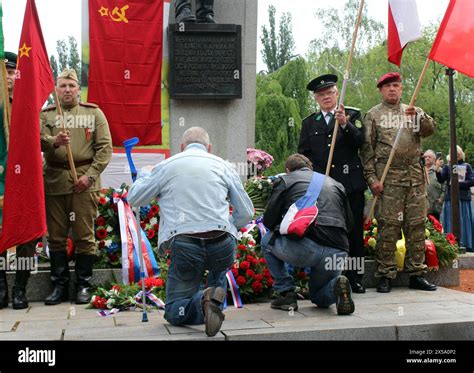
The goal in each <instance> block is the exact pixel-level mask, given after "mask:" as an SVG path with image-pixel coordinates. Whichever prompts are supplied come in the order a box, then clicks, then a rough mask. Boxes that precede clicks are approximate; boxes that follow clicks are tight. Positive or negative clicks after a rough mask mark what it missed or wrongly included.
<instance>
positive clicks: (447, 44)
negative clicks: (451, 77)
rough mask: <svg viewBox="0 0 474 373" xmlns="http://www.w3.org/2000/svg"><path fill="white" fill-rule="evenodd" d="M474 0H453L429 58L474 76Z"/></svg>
mask: <svg viewBox="0 0 474 373" xmlns="http://www.w3.org/2000/svg"><path fill="white" fill-rule="evenodd" d="M473 15H474V1H472V0H451V1H450V3H449V5H448V9H447V10H446V14H445V15H444V18H443V22H441V26H440V27H439V31H438V35H437V36H436V39H435V41H434V43H433V47H432V48H431V52H430V55H429V58H430V59H431V60H433V61H437V62H439V63H441V64H443V65H445V66H448V67H450V68H452V69H454V70H457V71H459V72H460V73H463V74H465V75H468V76H470V77H472V78H474V64H473V61H474V49H473V48H472V47H473V45H474V16H473Z"/></svg>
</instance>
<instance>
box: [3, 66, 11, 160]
mask: <svg viewBox="0 0 474 373" xmlns="http://www.w3.org/2000/svg"><path fill="white" fill-rule="evenodd" d="M1 69H2V83H3V90H2V93H1V94H2V98H3V128H4V130H5V132H4V133H5V142H6V145H7V151H8V146H9V145H8V143H9V141H8V140H9V138H10V118H11V105H10V96H9V95H8V82H7V68H6V66H5V64H4V63H2V67H1Z"/></svg>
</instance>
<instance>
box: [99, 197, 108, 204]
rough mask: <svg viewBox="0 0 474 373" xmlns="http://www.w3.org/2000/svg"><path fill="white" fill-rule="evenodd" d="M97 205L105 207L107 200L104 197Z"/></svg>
mask: <svg viewBox="0 0 474 373" xmlns="http://www.w3.org/2000/svg"><path fill="white" fill-rule="evenodd" d="M99 203H100V204H101V205H105V204H106V203H107V198H105V197H100V198H99Z"/></svg>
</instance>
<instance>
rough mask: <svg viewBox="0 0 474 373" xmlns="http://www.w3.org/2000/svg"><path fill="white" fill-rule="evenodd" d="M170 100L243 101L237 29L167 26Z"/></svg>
mask: <svg viewBox="0 0 474 373" xmlns="http://www.w3.org/2000/svg"><path fill="white" fill-rule="evenodd" d="M169 30H170V31H169V36H170V96H171V98H173V99H235V98H242V47H241V37H242V36H241V34H242V27H241V26H240V25H220V24H198V23H194V24H193V23H184V24H183V23H180V24H173V25H170V28H169Z"/></svg>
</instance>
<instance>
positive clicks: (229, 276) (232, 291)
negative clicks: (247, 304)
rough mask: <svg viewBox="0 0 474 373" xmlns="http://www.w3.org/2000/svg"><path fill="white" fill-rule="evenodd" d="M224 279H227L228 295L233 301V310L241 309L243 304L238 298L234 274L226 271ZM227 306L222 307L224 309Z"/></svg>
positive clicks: (238, 293)
mask: <svg viewBox="0 0 474 373" xmlns="http://www.w3.org/2000/svg"><path fill="white" fill-rule="evenodd" d="M225 277H226V278H227V282H228V283H229V290H230V294H231V295H232V300H233V301H234V307H235V308H242V307H243V306H244V304H243V303H242V299H241V298H240V292H239V286H238V285H237V282H236V281H235V277H234V274H233V273H232V271H227V273H226V274H225ZM226 306H227V302H226V304H225V305H224V307H226Z"/></svg>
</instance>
